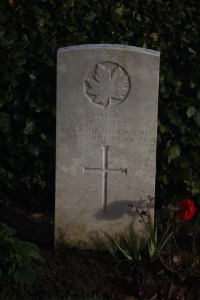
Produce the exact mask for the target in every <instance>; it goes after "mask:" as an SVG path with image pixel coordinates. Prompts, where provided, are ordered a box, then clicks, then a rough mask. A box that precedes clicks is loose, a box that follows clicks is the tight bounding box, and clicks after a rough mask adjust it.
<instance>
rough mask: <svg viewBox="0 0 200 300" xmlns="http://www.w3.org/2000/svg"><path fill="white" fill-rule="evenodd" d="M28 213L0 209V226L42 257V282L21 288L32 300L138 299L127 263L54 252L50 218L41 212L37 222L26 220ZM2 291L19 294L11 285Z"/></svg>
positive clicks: (74, 252)
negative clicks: (46, 299) (45, 299)
mask: <svg viewBox="0 0 200 300" xmlns="http://www.w3.org/2000/svg"><path fill="white" fill-rule="evenodd" d="M32 213H33V212H31V211H28V210H26V209H24V208H19V207H1V208H0V222H3V223H6V224H7V225H8V226H9V227H12V228H14V229H15V230H16V236H17V237H18V238H19V239H21V240H25V241H29V242H32V243H34V244H36V245H37V246H38V247H39V248H40V249H41V250H42V252H43V256H44V257H45V263H44V264H45V277H44V279H42V280H41V281H40V283H38V284H36V285H34V286H30V287H26V288H25V287H23V290H24V291H25V292H26V293H28V294H29V295H32V296H33V297H34V299H40V298H41V297H42V296H43V295H49V296H53V295H54V296H58V295H65V297H69V296H71V299H85V297H86V298H87V297H91V296H92V295H100V296H101V297H102V299H116V300H117V299H130V300H132V299H138V298H137V296H138V289H137V279H136V278H134V276H133V273H134V272H133V270H131V268H132V267H131V265H130V263H127V262H123V263H122V262H116V261H115V260H113V259H112V257H111V255H110V254H109V253H107V252H102V251H94V250H80V249H66V248H63V249H61V250H60V251H58V252H55V251H54V222H53V220H54V217H53V215H52V214H50V213H44V212H42V214H41V215H40V218H39V221H38V220H37V219H36V220H30V216H32ZM127 271H128V272H127ZM129 273H131V275H130V274H129ZM4 291H5V292H7V291H13V292H14V293H15V294H18V293H20V292H21V291H20V290H19V287H18V286H17V285H16V286H14V285H13V284H12V285H9V284H7V285H5V286H4ZM80 297H83V298H80ZM130 297H131V298H130ZM66 299H68V298H66ZM88 299H89V298H88Z"/></svg>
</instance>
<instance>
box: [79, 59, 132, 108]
mask: <svg viewBox="0 0 200 300" xmlns="http://www.w3.org/2000/svg"><path fill="white" fill-rule="evenodd" d="M129 91H130V79H129V76H128V73H127V72H126V71H125V69H124V68H122V67H121V66H120V65H118V64H116V63H113V62H101V63H99V64H97V65H95V66H94V68H93V69H92V70H91V71H90V72H88V74H87V75H86V78H85V92H86V95H87V97H88V99H89V100H90V101H91V102H92V103H94V104H95V105H97V106H100V107H102V108H106V107H109V106H113V105H118V104H120V103H122V102H123V101H124V100H125V99H126V98H127V96H128V93H129Z"/></svg>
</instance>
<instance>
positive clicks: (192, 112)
mask: <svg viewBox="0 0 200 300" xmlns="http://www.w3.org/2000/svg"><path fill="white" fill-rule="evenodd" d="M196 111H197V110H196V108H195V107H194V106H191V107H189V108H188V110H187V116H188V118H191V117H193V116H194V115H195V113H196Z"/></svg>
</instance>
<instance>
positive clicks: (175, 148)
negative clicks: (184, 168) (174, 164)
mask: <svg viewBox="0 0 200 300" xmlns="http://www.w3.org/2000/svg"><path fill="white" fill-rule="evenodd" d="M180 153H181V150H180V147H179V145H177V144H176V145H172V146H169V147H168V148H167V156H168V164H169V163H170V162H171V161H172V160H174V159H176V158H177V157H179V156H180Z"/></svg>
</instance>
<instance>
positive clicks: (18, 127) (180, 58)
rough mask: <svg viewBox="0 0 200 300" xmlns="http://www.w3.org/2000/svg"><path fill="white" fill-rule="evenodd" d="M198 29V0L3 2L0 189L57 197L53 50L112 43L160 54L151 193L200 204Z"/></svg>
mask: <svg viewBox="0 0 200 300" xmlns="http://www.w3.org/2000/svg"><path fill="white" fill-rule="evenodd" d="M199 24H200V2H198V1H196V0H190V1H187V0H183V1H179V0H174V1H164V0H144V1H139V0H133V1H127V0H119V1H111V0H101V1H97V0H93V1H91V0H60V1H59V0H37V1H25V0H18V1H17V0H16V1H15V0H3V1H1V3H0V61H1V63H0V78H1V85H0V133H1V155H0V182H1V192H2V193H3V194H4V195H7V196H10V197H11V196H15V199H16V201H21V200H27V201H29V202H30V203H31V202H34V203H35V204H37V205H42V204H46V203H47V201H48V202H49V200H50V199H53V198H54V170H55V110H56V108H55V105H56V52H57V49H58V48H60V47H64V46H69V45H78V44H91V43H115V44H127V45H134V46H138V47H145V48H149V49H154V50H157V51H160V52H161V67H160V94H159V127H158V151H157V196H158V198H159V199H162V203H163V204H164V203H167V202H169V201H171V200H172V199H174V200H175V199H176V197H177V198H180V197H183V196H186V195H187V196H190V197H196V198H198V197H199V194H200V171H199V170H200V168H199V165H200V155H199V146H200V135H199V131H200V79H199V74H200V59H199V52H200V33H199ZM51 202H53V201H52V200H51Z"/></svg>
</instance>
